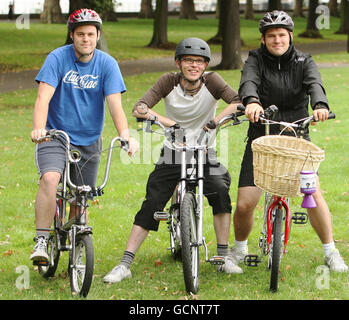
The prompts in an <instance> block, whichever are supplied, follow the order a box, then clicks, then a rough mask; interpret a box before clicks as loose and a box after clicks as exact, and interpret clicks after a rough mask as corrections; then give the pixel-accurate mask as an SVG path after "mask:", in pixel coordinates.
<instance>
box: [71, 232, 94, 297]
mask: <svg viewBox="0 0 349 320" xmlns="http://www.w3.org/2000/svg"><path fill="white" fill-rule="evenodd" d="M93 265H94V253H93V245H92V238H91V236H90V235H89V234H82V235H78V236H77V237H76V242H75V259H74V260H73V257H72V251H71V252H70V254H69V276H70V288H71V291H72V293H78V294H80V295H82V296H83V297H86V296H87V294H88V292H89V290H90V287H91V283H92V276H93Z"/></svg>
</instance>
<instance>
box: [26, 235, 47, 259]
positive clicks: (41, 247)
mask: <svg viewBox="0 0 349 320" xmlns="http://www.w3.org/2000/svg"><path fill="white" fill-rule="evenodd" d="M34 241H35V242H36V244H35V247H34V251H33V253H32V254H31V255H30V260H32V261H48V254H47V239H46V238H45V237H35V238H34Z"/></svg>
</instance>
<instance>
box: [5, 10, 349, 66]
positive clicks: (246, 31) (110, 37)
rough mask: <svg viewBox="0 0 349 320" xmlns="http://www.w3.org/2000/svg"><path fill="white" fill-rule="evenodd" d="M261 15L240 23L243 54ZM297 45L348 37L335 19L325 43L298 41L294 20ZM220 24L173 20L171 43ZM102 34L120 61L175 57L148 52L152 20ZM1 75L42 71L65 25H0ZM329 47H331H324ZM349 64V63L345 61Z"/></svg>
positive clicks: (300, 22) (113, 26)
mask: <svg viewBox="0 0 349 320" xmlns="http://www.w3.org/2000/svg"><path fill="white" fill-rule="evenodd" d="M259 19H260V16H259V15H256V20H254V21H250V20H245V19H241V38H242V39H243V41H244V47H243V49H244V50H247V49H253V48H256V47H258V46H259V44H260V36H259V33H258V32H257V30H258V29H257V27H258V20H259ZM295 25H296V28H295V31H294V37H295V38H294V39H295V43H305V42H307V43H309V42H324V43H325V42H327V41H335V40H345V39H346V35H337V34H334V32H335V31H337V30H338V28H339V19H338V18H332V17H331V21H330V29H329V30H321V34H322V35H323V37H324V38H323V39H322V40H319V39H304V38H299V37H298V34H299V33H301V32H302V31H304V30H305V26H306V19H304V18H296V19H295ZM217 28H218V20H217V19H215V18H213V17H211V18H203V17H200V19H199V20H182V19H178V18H176V17H170V18H169V21H168V41H169V42H174V43H178V42H179V41H180V40H182V39H184V38H186V37H193V36H194V37H200V38H202V39H205V40H208V39H209V38H211V37H213V36H214V35H215V34H216V33H217ZM103 30H104V32H105V37H106V39H107V43H108V48H109V52H110V54H111V55H112V56H114V57H115V58H116V59H117V60H119V61H121V60H128V59H145V58H154V57H161V56H172V55H173V50H172V49H171V50H157V49H152V48H146V46H147V45H148V43H149V42H150V40H151V37H152V33H153V20H146V19H120V20H119V22H117V23H113V22H106V23H104V24H103ZM0 34H1V39H0V72H2V71H20V70H30V69H39V68H40V67H41V65H42V63H43V61H44V59H45V58H46V56H47V54H48V53H49V52H50V51H52V50H54V49H55V48H57V47H59V46H62V45H63V44H64V42H65V38H66V25H65V24H52V25H47V24H40V23H35V22H32V23H31V24H30V28H29V29H17V28H16V26H15V24H14V23H7V22H3V23H1V24H0ZM324 45H328V44H324ZM220 49H221V47H220V46H218V45H212V51H213V52H219V51H220ZM346 61H348V60H346Z"/></svg>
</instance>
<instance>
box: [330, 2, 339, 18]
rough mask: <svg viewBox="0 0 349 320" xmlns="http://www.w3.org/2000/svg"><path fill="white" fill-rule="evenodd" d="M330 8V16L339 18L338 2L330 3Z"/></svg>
mask: <svg viewBox="0 0 349 320" xmlns="http://www.w3.org/2000/svg"><path fill="white" fill-rule="evenodd" d="M328 8H329V9H330V15H331V16H332V17H339V12H338V1H337V0H330V2H329V3H328Z"/></svg>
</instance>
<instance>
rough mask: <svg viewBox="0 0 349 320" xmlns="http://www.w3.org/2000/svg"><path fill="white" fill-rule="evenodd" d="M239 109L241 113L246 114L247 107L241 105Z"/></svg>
mask: <svg viewBox="0 0 349 320" xmlns="http://www.w3.org/2000/svg"><path fill="white" fill-rule="evenodd" d="M237 109H238V110H239V111H241V112H245V109H246V107H245V106H243V105H242V104H239V105H238V106H237Z"/></svg>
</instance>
